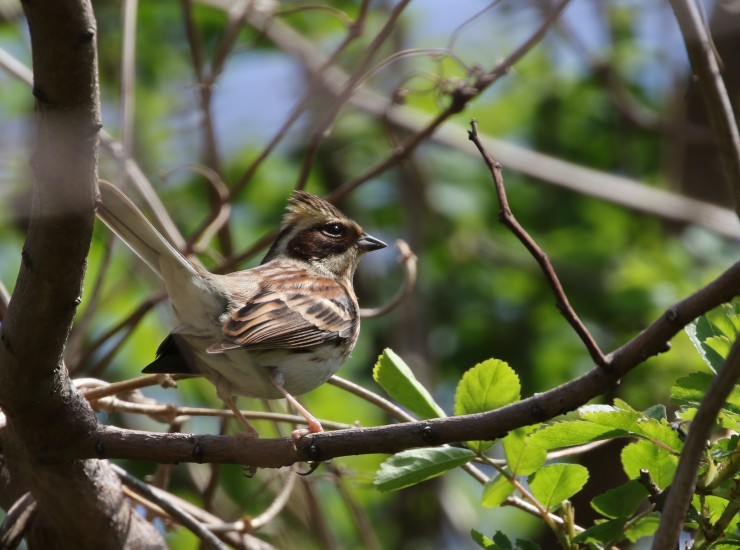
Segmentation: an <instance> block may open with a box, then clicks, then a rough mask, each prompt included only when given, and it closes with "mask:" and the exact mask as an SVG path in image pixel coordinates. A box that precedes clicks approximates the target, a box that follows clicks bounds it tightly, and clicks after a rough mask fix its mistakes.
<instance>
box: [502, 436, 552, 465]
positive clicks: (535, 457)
mask: <svg viewBox="0 0 740 550" xmlns="http://www.w3.org/2000/svg"><path fill="white" fill-rule="evenodd" d="M533 429H534V428H533V427H525V428H517V429H516V430H512V431H510V432H509V433H508V434H507V435H506V437H504V438H503V439H502V440H501V444H502V446H503V448H504V454H505V455H506V463H507V464H508V465H509V470H511V473H512V474H514V475H520V476H521V475H529V474H531V473H534V472H536V471H537V470H539V469H540V468H541V467H542V466H543V465H544V464H545V460H546V459H547V451H546V450H545V449H544V448H543V447H542V446H540V445H537V444H532V442H531V439H530V438H529V437H527V436H528V434H530V433H531V432H532V430H533Z"/></svg>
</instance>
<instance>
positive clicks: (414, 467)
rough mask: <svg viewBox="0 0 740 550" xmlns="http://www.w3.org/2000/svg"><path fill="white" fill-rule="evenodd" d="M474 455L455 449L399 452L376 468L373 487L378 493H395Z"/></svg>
mask: <svg viewBox="0 0 740 550" xmlns="http://www.w3.org/2000/svg"><path fill="white" fill-rule="evenodd" d="M474 457H475V453H473V451H471V450H469V449H462V448H459V447H434V448H430V449H412V450H410V451H402V452H400V453H397V454H395V455H393V456H391V457H389V458H388V459H387V460H386V461H385V462H383V463H382V464H381V465H380V469H379V470H378V471H377V472H376V474H375V479H374V480H373V484H374V485H375V487H376V488H377V489H378V490H380V491H396V490H398V489H403V488H404V487H410V486H411V485H416V484H417V483H420V482H422V481H426V480H427V479H431V478H433V477H437V476H440V475H442V474H444V473H445V472H447V471H449V470H452V469H454V468H457V467H458V466H462V465H463V464H465V463H467V462H470V461H471V460H472V459H473V458H474Z"/></svg>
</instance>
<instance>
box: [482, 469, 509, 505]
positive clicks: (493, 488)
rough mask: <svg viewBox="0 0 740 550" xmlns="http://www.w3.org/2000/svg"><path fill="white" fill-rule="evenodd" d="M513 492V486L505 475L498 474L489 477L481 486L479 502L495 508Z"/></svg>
mask: <svg viewBox="0 0 740 550" xmlns="http://www.w3.org/2000/svg"><path fill="white" fill-rule="evenodd" d="M513 492H514V486H513V485H512V484H511V482H510V481H509V480H508V479H506V476H503V475H498V476H496V477H494V478H493V479H490V480H489V481H488V482H487V483H486V484H485V485H484V486H483V495H482V496H481V504H483V506H486V507H488V508H495V507H496V506H499V505H500V504H501V503H502V502H504V501H505V500H506V499H507V498H509V496H510V495H511V494H512V493H513Z"/></svg>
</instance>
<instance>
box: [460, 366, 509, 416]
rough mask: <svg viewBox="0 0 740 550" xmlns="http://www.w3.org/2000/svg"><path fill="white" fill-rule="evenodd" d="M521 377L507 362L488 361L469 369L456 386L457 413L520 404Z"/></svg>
mask: <svg viewBox="0 0 740 550" xmlns="http://www.w3.org/2000/svg"><path fill="white" fill-rule="evenodd" d="M520 396H521V385H520V384H519V377H518V376H517V375H516V373H515V372H514V370H513V369H512V368H511V367H510V366H509V365H508V364H506V362H504V361H500V360H498V359H488V360H487V361H483V362H482V363H478V364H477V365H476V366H474V367H473V368H472V369H470V370H468V371H467V372H466V373H465V374H464V375H463V377H462V380H460V383H459V384H458V385H457V391H456V392H455V414H456V415H462V414H475V413H481V412H486V411H491V410H493V409H498V408H499V407H503V406H504V405H508V404H510V403H514V402H516V401H519V399H520V398H521V397H520Z"/></svg>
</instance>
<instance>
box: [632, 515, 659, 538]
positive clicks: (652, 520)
mask: <svg viewBox="0 0 740 550" xmlns="http://www.w3.org/2000/svg"><path fill="white" fill-rule="evenodd" d="M659 525H660V514H658V513H654V514H650V515H649V516H644V517H641V518H640V519H638V520H637V521H636V522H635V523H633V524H632V525H630V526H629V527H628V528H627V529H625V531H624V536H625V538H626V539H627V540H629V541H630V542H637V541H638V540H639V539H641V538H642V537H649V536H651V535H653V534H655V531H657V530H658V526H659Z"/></svg>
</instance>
